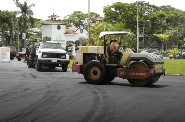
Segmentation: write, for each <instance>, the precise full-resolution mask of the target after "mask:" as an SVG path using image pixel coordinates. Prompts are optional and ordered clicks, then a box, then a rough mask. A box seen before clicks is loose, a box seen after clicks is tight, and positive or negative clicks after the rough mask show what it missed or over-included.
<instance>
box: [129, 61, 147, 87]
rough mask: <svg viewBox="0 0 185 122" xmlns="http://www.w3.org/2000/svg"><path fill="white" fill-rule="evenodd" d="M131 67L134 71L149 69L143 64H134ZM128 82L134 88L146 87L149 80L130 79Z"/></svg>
mask: <svg viewBox="0 0 185 122" xmlns="http://www.w3.org/2000/svg"><path fill="white" fill-rule="evenodd" d="M129 67H131V68H134V69H149V67H148V66H147V65H146V64H145V63H143V62H133V63H131V64H130V66H129ZM128 81H129V83H131V84H132V85H134V86H145V85H146V84H147V82H148V79H142V80H141V79H128Z"/></svg>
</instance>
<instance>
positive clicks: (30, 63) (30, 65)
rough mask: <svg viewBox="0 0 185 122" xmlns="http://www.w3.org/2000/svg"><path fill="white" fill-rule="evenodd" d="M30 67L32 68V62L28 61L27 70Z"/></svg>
mask: <svg viewBox="0 0 185 122" xmlns="http://www.w3.org/2000/svg"><path fill="white" fill-rule="evenodd" d="M32 66H33V61H32V60H29V62H28V68H32Z"/></svg>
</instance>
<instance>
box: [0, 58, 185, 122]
mask: <svg viewBox="0 0 185 122" xmlns="http://www.w3.org/2000/svg"><path fill="white" fill-rule="evenodd" d="M184 113H185V77H184V76H161V78H160V79H159V81H158V82H156V83H155V84H154V85H152V86H150V87H133V86H131V85H130V84H129V83H128V82H127V80H125V79H120V78H116V79H115V80H114V81H113V82H112V83H110V84H106V85H90V84H87V82H86V81H85V80H84V78H83V75H79V74H77V73H72V72H71V69H68V71H67V72H62V69H61V68H56V69H52V70H51V69H47V68H45V69H43V70H42V71H41V72H38V71H36V70H35V69H33V68H27V65H26V63H22V62H18V61H17V60H13V61H10V63H0V122H184V121H185V120H184V119H185V114H184Z"/></svg>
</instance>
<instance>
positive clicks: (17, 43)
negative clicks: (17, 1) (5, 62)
mask: <svg viewBox="0 0 185 122" xmlns="http://www.w3.org/2000/svg"><path fill="white" fill-rule="evenodd" d="M17 22H18V24H17V26H18V27H17V30H18V32H17V40H18V41H17V45H18V46H17V48H18V49H17V50H18V52H19V18H18V21H17Z"/></svg>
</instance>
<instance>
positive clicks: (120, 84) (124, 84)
mask: <svg viewBox="0 0 185 122" xmlns="http://www.w3.org/2000/svg"><path fill="white" fill-rule="evenodd" d="M79 84H89V83H87V82H86V81H84V82H79ZM89 85H94V84H89ZM99 85H119V86H129V87H137V86H133V85H132V84H130V83H116V82H111V83H104V84H99ZM164 87H168V85H154V84H153V85H150V86H144V88H164Z"/></svg>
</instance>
